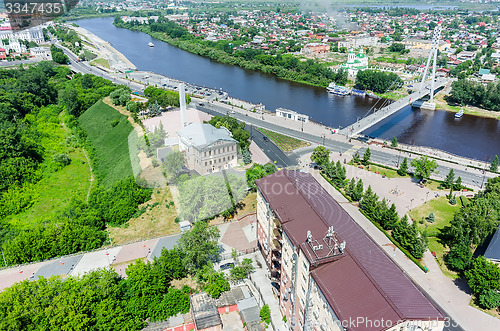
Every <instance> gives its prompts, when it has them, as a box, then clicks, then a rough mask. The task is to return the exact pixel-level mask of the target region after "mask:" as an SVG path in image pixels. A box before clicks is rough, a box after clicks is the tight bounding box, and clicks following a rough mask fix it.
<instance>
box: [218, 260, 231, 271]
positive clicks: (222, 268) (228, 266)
mask: <svg viewBox="0 0 500 331" xmlns="http://www.w3.org/2000/svg"><path fill="white" fill-rule="evenodd" d="M232 268H234V263H233V262H229V263H224V264H222V265H221V266H220V269H221V270H227V269H232Z"/></svg>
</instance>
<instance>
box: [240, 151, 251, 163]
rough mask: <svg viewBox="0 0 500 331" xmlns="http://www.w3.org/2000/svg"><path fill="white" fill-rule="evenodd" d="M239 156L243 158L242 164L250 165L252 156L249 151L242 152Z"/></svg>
mask: <svg viewBox="0 0 500 331" xmlns="http://www.w3.org/2000/svg"><path fill="white" fill-rule="evenodd" d="M241 155H242V156H243V162H244V163H245V164H250V163H252V155H251V154H250V151H249V150H248V149H244V150H242V151H241Z"/></svg>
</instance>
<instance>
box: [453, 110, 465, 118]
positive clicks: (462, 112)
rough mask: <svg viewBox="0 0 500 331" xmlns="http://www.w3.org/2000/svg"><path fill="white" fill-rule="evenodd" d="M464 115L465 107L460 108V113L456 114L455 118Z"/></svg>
mask: <svg viewBox="0 0 500 331" xmlns="http://www.w3.org/2000/svg"><path fill="white" fill-rule="evenodd" d="M462 116H464V109H463V108H460V110H459V111H458V113H456V114H455V118H460V117H462Z"/></svg>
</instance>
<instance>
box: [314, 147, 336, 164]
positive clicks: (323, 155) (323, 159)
mask: <svg viewBox="0 0 500 331" xmlns="http://www.w3.org/2000/svg"><path fill="white" fill-rule="evenodd" d="M330 153H331V151H330V150H328V149H327V148H326V147H323V146H318V147H316V148H315V149H314V151H313V152H312V154H311V161H312V162H315V163H317V164H319V165H322V166H325V165H327V164H328V162H330V160H329V159H330Z"/></svg>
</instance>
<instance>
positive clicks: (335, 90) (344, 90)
mask: <svg viewBox="0 0 500 331" xmlns="http://www.w3.org/2000/svg"><path fill="white" fill-rule="evenodd" d="M326 90H327V91H328V92H329V93H332V94H335V95H340V96H346V95H349V94H350V93H351V90H350V89H349V88H348V87H345V86H340V85H336V84H335V83H334V82H331V83H330V84H329V85H328V87H327V88H326Z"/></svg>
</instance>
